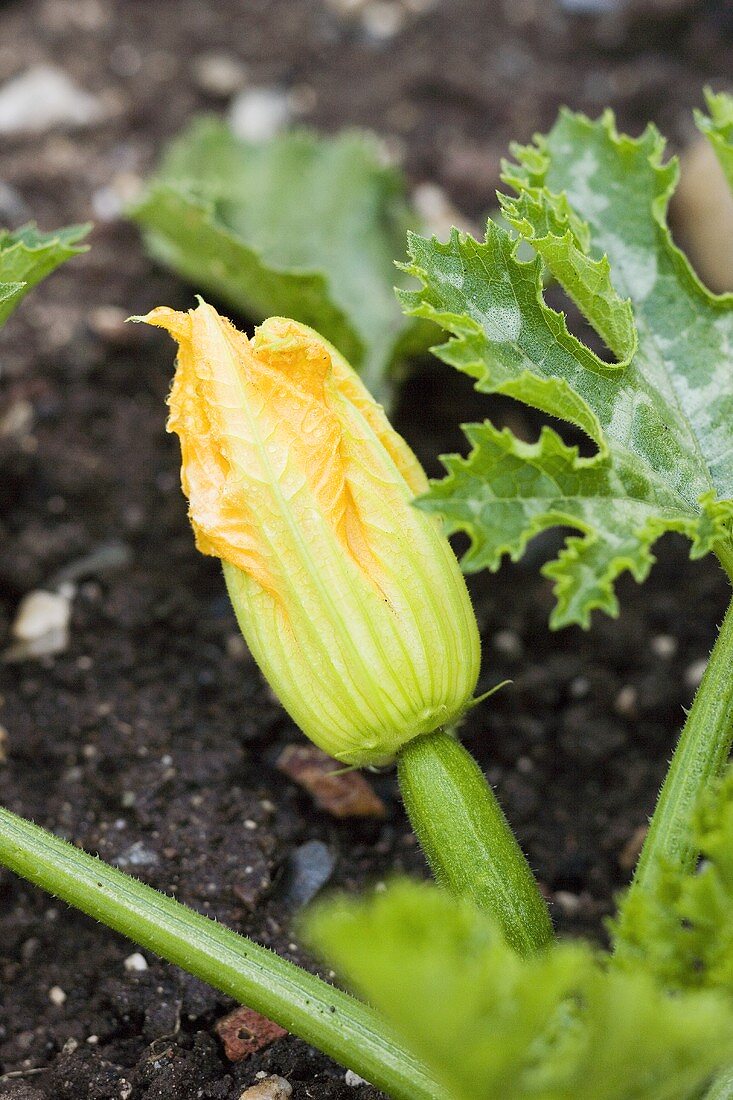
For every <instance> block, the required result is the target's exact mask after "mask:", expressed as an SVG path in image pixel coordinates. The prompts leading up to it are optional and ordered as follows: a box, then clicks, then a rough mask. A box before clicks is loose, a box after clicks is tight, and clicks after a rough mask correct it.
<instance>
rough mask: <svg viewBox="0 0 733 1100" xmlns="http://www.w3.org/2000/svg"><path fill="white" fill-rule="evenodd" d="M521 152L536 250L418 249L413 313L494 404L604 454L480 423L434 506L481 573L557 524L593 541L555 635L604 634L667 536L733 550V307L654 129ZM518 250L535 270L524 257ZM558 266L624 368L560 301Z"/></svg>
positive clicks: (427, 243)
mask: <svg viewBox="0 0 733 1100" xmlns="http://www.w3.org/2000/svg"><path fill="white" fill-rule="evenodd" d="M725 108H726V110H727V111H728V113H729V114H730V113H731V112H732V111H733V107H732V106H731V101H729V100H725ZM716 110H717V116H718V117H719V118H720V119H722V117H723V107H722V106H719V107H718V108H717V109H716ZM723 129H725V127H723V125H722V121H721V122H720V124H719V125H718V126H717V128H716V131H715V132H716V135H718V137H720V140H721V141H723V140H724V141H725V142H727V141H728V133H727V129H726V132H725V134H724V135H723ZM727 147H728V148H729V146H727ZM513 152H514V154H515V158H516V163H513V164H507V165H506V166H505V174H504V179H505V181H506V182H507V184H508V185H509V186H510V187H511V188H512V190H513V192H514V194H513V196H504V197H503V199H502V208H503V214H504V217H505V218H506V220H507V221H508V222H509V224H510V226H512V227H513V230H514V232H515V233H516V234H517V237H515V236H514V235H513V233H512V232H511V231H507V230H506V229H503V228H501V227H499V226H498V225H496V224H494V223H493V222H489V225H488V230H487V234H486V240H485V241H484V242H483V243H478V242H477V241H475V240H473V239H472V238H470V237H466V236H463V235H461V234H459V233H457V232H456V233H454V234H453V236H452V237H451V239H450V241H449V242H448V243H447V244H441V243H440V242H438V241H436V240H426V239H424V238H421V237H416V236H412V237H411V240H410V254H411V263H410V264H409V265H408V268H407V270H409V272H410V273H411V274H413V275H415V276H417V278H418V279H419V280H420V281H421V283H422V289H421V290H419V291H417V292H404V293H403V294H402V300H403V304H404V305H405V308H406V309H407V311H408V312H409V313H411V314H414V315H417V316H421V317H427V318H431V319H432V320H434V321H436V322H437V323H438V324H440V325H441V326H442V327H443V328H444V329H445V330H446V331H448V332H449V333H450V334H451V335H452V339H450V340H449V342H448V343H447V344H444V345H443V346H442V347H440V348H438V349H436V350H437V354H438V355H439V356H441V358H443V359H444V360H445V361H446V362H447V363H449V364H451V365H453V366H455V367H456V368H458V369H459V370H461V371H464V372H465V373H466V374H468V375H470V376H471V377H473V378H474V379H475V384H476V388H477V389H478V390H480V391H482V392H485V393H502V394H507V395H509V396H511V397H513V398H516V399H517V400H519V401H522V402H525V403H526V404H528V405H532V406H534V407H535V408H537V409H540V410H542V411H543V412H546V413H549V414H550V415H552V416H554V417H557V418H559V419H560V420H564V421H567V422H569V423H570V424H573V425H574V426H576V427H577V428H580V429H581V430H582V431H583V432H585V433H586V434H587V435H588V436H589V437H590V438H591V440H592V441H593V443H594V444H595V446H596V449H597V450H596V453H595V454H594V455H592V456H591V457H583V456H581V455H580V454H579V452H578V450H577V448H575V447H571V446H568V445H567V444H566V443H565V442H564V441H563V440H562V439H561V437H560V436H559V435H558V434H557V432H556V431H554V430H552V429H550V428H545V429H544V430H543V432H542V434H541V436H540V438H539V440H538V441H537V442H536V443H534V444H527V443H524V442H522V441H520V440H519V439H517V438H516V437H515V436H514V435H513V434H512V433H511V432H509V431H507V430H505V431H503V432H499V431H498V430H497V429H496V428H495V427H494V426H493V425H492V424H491V423H489V422H486V423H484V424H474V425H468V426H466V432H467V435H468V438H469V441H470V443H471V444H472V450H471V452H470V454H469V455H468V457H466V458H464V457H460V456H457V455H452V456H448V457H446V458H444V463H445V466H446V469H447V471H448V476H447V477H446V478H444V479H443V480H441V481H437V482H435V483H433V485H432V487H431V491H430V494H429V495H428V496H427V497H426V498H424V499H423V500H422V502H421V503H422V506H423V507H424V508H426V509H428V510H430V511H435V512H439V513H441V514H442V515H444V516H445V518H446V521H447V524H448V527H449V530H451V531H456V530H463V531H466V532H467V533H468V534H469V536H470V538H471V547H470V550H469V551H468V553H467V555H466V557H465V559H464V564H465V567H466V568H467V569H469V570H477V569H482V568H489V569H497V568H498V567H499V565H500V563H501V559H502V557H503V556H504V555H509V556H510V557H511V558H512V559H515V560H516V559H517V558H519V557H520V556H521V555H522V553H523V552H524V550H525V547H526V545H527V542H528V540H529V539H530V538H531V537H532V536H533V535H535V534H537V533H538V532H539V531H541V530H543V529H545V528H547V527H552V526H569V527H571V528H575V530H576V532H577V534H575V535H572V536H570V537H569V538H568V539H567V541H566V544H565V548H564V549H563V551H562V552H561V554H560V556H559V558H558V559H557V561H554V562H552V563H550V564H549V565H548V566H546V567H545V572H546V574H547V575H548V576H550V577H552V578H553V579H554V581H555V593H556V596H557V605H556V608H555V610H554V613H553V616H552V620H551V621H552V625H554V626H564V625H567V624H569V623H580V624H582V625H583V626H587V625H588V623H589V620H590V614H591V612H592V610H593V609H595V608H601V609H603V610H605V611H606V612H608V613H609V614H616V613H617V611H618V604H617V598H616V594H615V591H614V581H615V580H616V578H617V577H618V576H619V574H620V573H622V572H624V571H626V570H628V571H630V572H631V573H632V574H633V575H634V577H636V579H637V580H639V581H641V580H643V579H644V578H645V576H646V575H647V573H648V571H649V569H650V567H651V565H652V563H653V560H654V559H653V555H652V550H651V548H652V546H653V544H654V542H655V541H656V540H657V539H658V538H659V536H660V535H661V534H663V533H664V532H665V531H678V532H682V533H683V534H685V535H686V536H687V537H688V538H690V540H691V541H692V550H691V553H692V555H693V556H694V557H698V556H701V555H703V554H705V553H707V552H709V551H710V550H719V549H720V548H725V549H726V552H727V553H729V552H730V551H729V549H728V548H729V547H730V540H731V524H732V522H733V296H731V295H724V296H716V295H713V294H712V293H710V292H709V291H708V290H707V289H706V288H705V287H703V286H702V285H701V283H700V282H699V280H698V279H697V277H696V275H695V274H694V272H693V271H692V269H691V267H690V265H689V263H688V261H687V260H686V258H685V257H684V255H683V254H682V253H681V252H680V251H679V249H677V247H676V246H675V244H674V243H673V241H672V239H671V236H670V233H669V230H668V228H667V224H666V211H667V206H668V203H669V199H670V196H671V194H672V191H673V190H674V187H675V183H676V180H677V163H676V161H674V160H671V161H667V162H665V161H664V141H663V139H662V138H661V136H660V135H659V133H658V132H657V130H656V129H655V128H654V127H651V126H650V127H649V128H648V129H647V130H646V131H645V133H644V134H643V135H642V136H641V137H640V138H638V139H632V138H629V137H626V136H624V135H619V134H618V133H617V131H616V128H615V124H614V120H613V117H612V115H611V114H610V113H607V114H606V115H604V117H603V118H602V119H600V120H599V121H597V122H592V121H590V120H589V119H587V118H585V117H584V116H582V115H576V114H572V113H570V112H563V113H562V114H561V115H560V117H559V119H558V121H557V123H556V125H555V126H554V128H553V130H552V131H551V132H550V134H549V135H548V136H547V137H538V138H536V139H535V142H534V144H532V145H530V146H526V147H516V148H515V149H514V150H513ZM517 239H519V240H526V241H528V242H529V243H530V244H531V245H532V247H533V249H534V251H535V253H536V256H535V258H534V259H533V260H531V261H529V262H522V261H521V260H520V259H518V257H517V254H516V252H517ZM546 269H548V270H549V271H550V272H551V274H552V275H553V276H554V277H555V278H556V279H557V281H558V282H559V283H560V284H561V285H562V287H563V288H564V290H565V291H566V293H567V294H568V296H569V297H570V298H572V299H573V300H574V302H575V303H576V304H577V306H578V308H579V309H580V310H581V312H582V313H583V314H584V316H585V317H586V318H587V320H588V321H589V322H590V324H591V325H592V326H593V327H594V329H595V330H596V332H597V333H598V335H599V337H601V339H602V340H603V342H604V343H605V344H606V346H607V348H608V349H609V352H610V353H611V354H610V355H609V356H608V359H610V360H611V361H607V359H606V358H602V357H601V356H599V355H598V354H596V352H595V351H593V350H591V349H590V348H589V347H588V346H586V345H585V344H584V343H582V342H581V341H580V340H579V339H577V338H576V337H575V336H574V335H572V334H571V333H570V332H569V331H568V328H567V325H566V322H565V317H564V315H563V314H561V313H558V312H556V311H554V310H552V309H550V308H549V307H548V305H547V304H546V303H545V301H544V297H543V284H542V277H543V272H544V271H545V270H546Z"/></svg>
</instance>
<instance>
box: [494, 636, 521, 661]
mask: <svg viewBox="0 0 733 1100" xmlns="http://www.w3.org/2000/svg"><path fill="white" fill-rule="evenodd" d="M494 645H495V646H496V648H497V649H498V650H499V653H503V654H504V656H505V657H511V658H513V659H515V660H516V659H517V658H518V657H521V656H522V639H521V638H520V637H519V635H518V634H517V633H516V632H515V631H514V630H497V632H496V634H495V635H494Z"/></svg>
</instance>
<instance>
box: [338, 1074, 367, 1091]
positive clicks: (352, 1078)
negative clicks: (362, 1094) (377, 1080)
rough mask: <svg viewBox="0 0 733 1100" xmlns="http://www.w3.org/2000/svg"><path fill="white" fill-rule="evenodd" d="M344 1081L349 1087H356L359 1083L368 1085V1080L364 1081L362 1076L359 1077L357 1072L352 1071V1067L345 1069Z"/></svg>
mask: <svg viewBox="0 0 733 1100" xmlns="http://www.w3.org/2000/svg"><path fill="white" fill-rule="evenodd" d="M344 1081H345V1082H346V1084H347V1085H348V1086H349V1088H350V1089H358V1088H359V1086H360V1085H368V1084H369V1082H368V1081H365V1080H364V1078H363V1077H360V1076H359V1074H358V1073H354V1071H353V1069H347V1071H346V1073H345V1074H344Z"/></svg>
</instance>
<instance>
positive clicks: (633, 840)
mask: <svg viewBox="0 0 733 1100" xmlns="http://www.w3.org/2000/svg"><path fill="white" fill-rule="evenodd" d="M648 832H649V826H648V825H639V826H638V827H637V828H636V829H634V831H633V833H632V834H631V836H630V837H629V839H628V840H627V841H626V843H625V844H624V846H623V848H622V849H621V852H620V854H619V857H618V865H619V867H620V868H621V870H622V871H632V870H633V869H634V867H636V861H637V860H638V858H639V855H640V853H641V849H642V846H643V844H644V841H645V840H646V836H647V833H648Z"/></svg>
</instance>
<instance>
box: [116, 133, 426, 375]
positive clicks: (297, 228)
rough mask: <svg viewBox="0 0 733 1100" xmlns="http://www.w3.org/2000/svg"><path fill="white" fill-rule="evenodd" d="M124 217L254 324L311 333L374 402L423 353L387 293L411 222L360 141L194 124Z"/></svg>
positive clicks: (160, 254) (415, 331)
mask: <svg viewBox="0 0 733 1100" xmlns="http://www.w3.org/2000/svg"><path fill="white" fill-rule="evenodd" d="M132 217H133V218H134V219H135V220H136V221H137V222H139V223H140V225H141V226H142V227H143V229H144V232H145V240H146V243H147V245H148V248H149V249H150V251H151V252H152V254H153V255H154V256H155V257H156V258H157V259H158V260H160V261H161V262H162V263H165V264H166V265H167V266H169V267H171V268H173V269H174V270H175V271H177V272H179V273H180V274H182V275H183V276H184V277H185V278H187V279H189V280H190V281H191V282H192V283H194V284H195V285H196V287H197V288H199V289H206V290H208V291H210V292H212V293H214V294H217V295H220V296H221V298H222V299H224V300H225V301H227V302H228V303H230V304H231V305H232V306H233V307H234V308H236V309H237V310H239V311H241V312H242V313H244V314H246V315H248V316H250V317H252V318H253V319H255V320H258V321H259V320H262V319H263V318H264V317H267V316H270V315H272V314H281V315H284V316H288V317H294V318H295V319H296V320H299V321H302V322H304V323H305V324H308V325H311V326H312V327H313V328H315V329H317V330H318V331H319V332H321V333H322V334H323V335H324V336H325V337H326V338H327V339H329V340H330V341H331V342H332V343H333V344H334V345H335V346H336V347H337V348H338V349H339V351H341V352H342V353H343V354H344V355H345V356H346V357H347V359H349V361H350V362H351V363H352V364H353V365H354V367H355V368H356V369H358V370H359V371H360V372H361V374H362V377H363V379H364V380H365V382H366V384H367V385H368V386H369V387H370V389H371V390H372V392H374V393H375V394H377V395H378V396H380V397H384V396H385V394H386V393H387V392H388V382H387V379H388V376H389V374H390V373H391V372H392V371H393V369H394V367H395V365H396V364H398V363H399V362H401V360H402V359H403V358H404V357H405V356H406V355H407V354H409V353H411V352H412V351H414V350H415V349H417V348H422V349H423V350H424V349H425V348H426V347H427V344H428V342H429V339H430V336H429V335H428V334H427V333H426V330H425V328H424V327H421V326H417V325H416V324H415V322H414V321H408V320H407V319H406V318H405V317H404V316H403V315H402V313H401V311H400V309H399V306H398V305H397V303H396V302H395V299H394V293H393V289H392V287H393V283H394V281H395V269H394V262H393V261H394V258H395V256H399V255H401V254H402V253H403V252H404V239H405V231H406V229H407V228H409V227H410V226H414V225H415V224H416V222H415V218H414V217H413V215H412V214H411V212H410V210H409V208H408V205H407V202H406V199H405V188H404V184H403V182H402V180H401V178H400V176H399V175H398V174H397V173H396V172H395V171H393V170H391V169H388V168H385V167H383V165H382V164H380V162H379V158H378V154H377V148H376V144H375V142H374V141H373V140H372V139H370V138H369V137H368V136H367V135H366V134H361V133H344V134H342V135H340V136H338V137H336V138H319V137H317V136H316V135H314V134H311V133H306V132H302V131H297V132H291V133H287V134H284V135H282V136H280V137H278V138H276V139H274V140H273V141H272V142H270V143H268V144H265V145H256V144H251V143H247V142H244V141H240V140H238V139H237V138H235V137H234V136H233V135H232V134H231V132H230V131H229V130H228V128H227V127H226V126H225V125H224V124H223V123H221V122H218V121H216V120H214V119H200V120H198V121H197V122H195V123H194V124H193V126H192V127H191V128H190V129H189V130H188V131H187V132H186V133H184V134H183V135H182V136H181V137H180V138H178V139H177V141H175V142H174V143H173V145H172V146H171V147H170V149H169V150H168V153H167V155H166V157H165V159H164V161H163V164H162V166H161V168H160V171H159V172H158V174H157V176H156V177H155V178H154V180H153V181H152V182H151V184H150V186H149V187H148V189H147V192H146V193H145V195H144V196H143V199H142V201H141V202H139V203H138V205H137V206H136V207H135V209H134V210H133V211H132Z"/></svg>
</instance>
